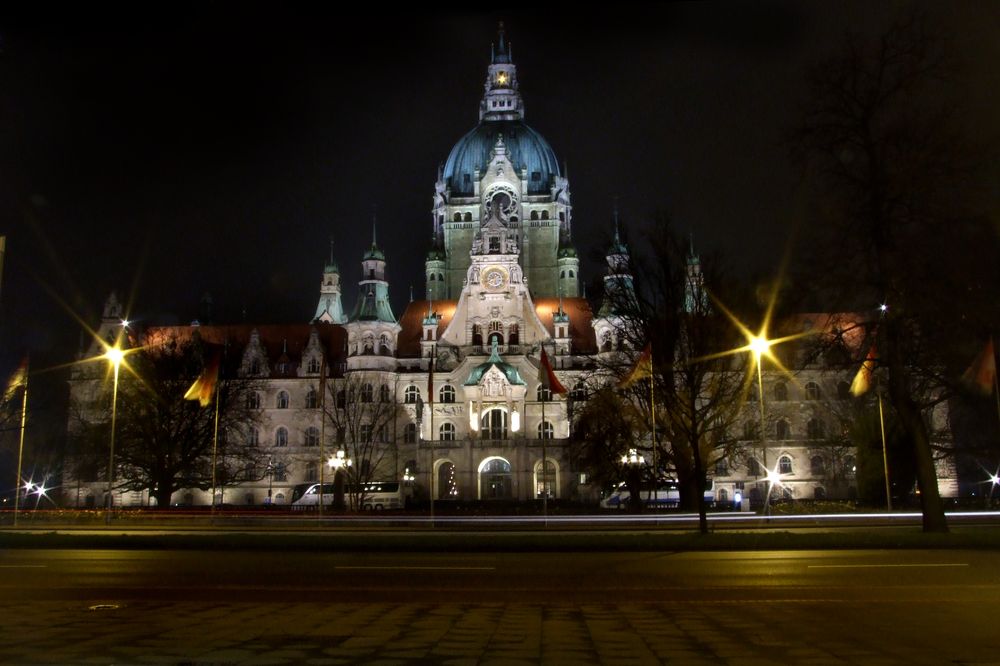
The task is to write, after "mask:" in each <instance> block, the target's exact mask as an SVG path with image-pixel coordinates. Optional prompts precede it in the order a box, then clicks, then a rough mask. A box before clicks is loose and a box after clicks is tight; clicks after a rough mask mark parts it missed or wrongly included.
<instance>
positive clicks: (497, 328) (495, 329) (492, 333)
mask: <svg viewBox="0 0 1000 666" xmlns="http://www.w3.org/2000/svg"><path fill="white" fill-rule="evenodd" d="M494 340H496V343H497V344H498V345H503V324H501V323H500V322H498V321H491V322H490V327H489V334H488V335H487V336H486V344H487V345H489V346H491V347H492V346H493V341H494Z"/></svg>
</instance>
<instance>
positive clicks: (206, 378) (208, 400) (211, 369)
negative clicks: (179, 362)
mask: <svg viewBox="0 0 1000 666" xmlns="http://www.w3.org/2000/svg"><path fill="white" fill-rule="evenodd" d="M221 362H222V355H221V354H219V353H215V354H213V355H212V359H211V360H210V361H209V362H208V364H207V365H206V366H205V369H204V370H202V371H201V374H200V375H198V379H196V380H194V384H191V388H189V389H188V390H187V393H185V394H184V399H185V400H197V401H198V403H199V404H200V405H201V406H202V407H208V406H209V405H210V404H212V396H213V395H214V394H215V386H216V384H218V382H219V365H220V363H221Z"/></svg>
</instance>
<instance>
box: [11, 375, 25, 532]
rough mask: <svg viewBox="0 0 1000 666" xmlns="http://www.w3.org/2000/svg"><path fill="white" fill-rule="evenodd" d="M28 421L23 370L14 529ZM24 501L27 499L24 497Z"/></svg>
mask: <svg viewBox="0 0 1000 666" xmlns="http://www.w3.org/2000/svg"><path fill="white" fill-rule="evenodd" d="M27 419H28V369H27V367H25V369H24V396H22V398H21V435H20V439H19V441H18V444H17V483H16V484H14V527H17V510H18V507H19V503H18V499H19V498H20V497H21V460H22V456H23V455H24V429H25V425H26V424H27ZM25 499H28V498H27V497H25Z"/></svg>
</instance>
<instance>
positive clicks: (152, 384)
mask: <svg viewBox="0 0 1000 666" xmlns="http://www.w3.org/2000/svg"><path fill="white" fill-rule="evenodd" d="M217 353H218V354H224V350H223V349H212V348H209V346H207V345H203V344H201V343H200V342H199V341H198V340H197V339H195V340H193V341H186V342H184V341H179V340H177V339H168V340H166V341H162V342H159V343H158V344H156V345H155V346H152V347H145V348H142V349H140V350H138V351H136V352H135V353H132V354H130V355H129V356H128V358H127V368H128V370H126V369H125V368H124V367H123V369H122V373H121V378H120V380H119V388H118V401H117V425H116V430H115V477H114V478H115V479H116V484H117V485H116V487H117V488H118V489H120V490H123V489H128V490H146V489H148V490H149V492H150V495H151V496H153V497H154V498H155V499H156V501H157V505H158V506H160V507H164V508H166V507H169V506H170V498H171V496H172V495H173V493H174V492H175V491H177V490H179V489H181V488H200V489H202V490H207V489H208V488H210V487H211V485H212V456H213V447H215V445H216V438H215V433H216V422H215V414H216V405H215V402H214V401H213V404H212V405H211V406H209V407H202V406H201V405H199V404H198V402H197V401H191V400H186V399H185V398H184V394H185V393H186V392H187V390H188V388H189V387H190V386H191V384H192V382H193V381H194V379H195V378H197V377H198V376H199V374H200V373H201V372H202V370H203V368H204V365H205V363H206V362H207V359H208V358H210V357H211V355H213V354H217ZM238 364H239V359H238V358H236V355H235V354H234V355H232V358H223V360H222V369H221V371H220V374H221V377H220V379H219V383H218V390H217V393H216V394H215V398H214V400H217V401H218V405H217V409H218V445H217V449H216V451H215V455H216V458H217V461H218V465H217V468H216V477H217V478H216V480H217V482H219V481H222V482H223V484H224V483H225V482H227V480H228V479H230V478H231V477H233V476H235V473H234V472H233V470H231V469H230V468H231V467H232V468H234V469H245V468H247V466H248V465H250V464H256V462H257V461H258V460H259V458H260V452H259V450H258V449H257V448H256V447H252V446H248V445H247V444H246V441H247V440H246V431H247V429H248V428H250V427H252V425H253V424H254V423H255V420H256V419H257V418H258V417H257V414H258V412H257V411H256V410H253V409H250V408H249V406H248V395H249V394H250V393H251V392H252V391H256V390H258V389H259V386H258V382H257V381H256V380H253V379H250V378H243V377H239V376H238V375H237V367H238ZM97 386H99V387H100V388H99V390H98V391H97V392H95V393H90V392H86V393H78V394H77V395H76V396H75V403H74V404H73V405H72V406H71V419H72V420H71V428H70V429H71V441H72V442H73V443H74V448H75V450H76V451H75V453H76V456H77V463H76V465H77V469H75V470H73V471H74V472H76V473H77V474H80V475H83V476H84V477H94V476H99V475H100V474H102V473H103V471H102V470H101V468H100V466H96V467H97V469H94V467H95V464H94V463H95V462H96V460H98V459H100V458H102V457H103V458H104V459H106V457H107V455H108V444H109V437H108V436H109V434H110V431H109V430H108V428H109V427H110V420H111V419H110V417H111V407H112V405H111V398H112V396H111V386H110V385H109V383H104V384H100V385H97ZM95 472H96V474H95Z"/></svg>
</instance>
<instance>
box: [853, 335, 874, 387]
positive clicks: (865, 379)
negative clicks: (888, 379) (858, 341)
mask: <svg viewBox="0 0 1000 666" xmlns="http://www.w3.org/2000/svg"><path fill="white" fill-rule="evenodd" d="M875 358H876V357H875V345H872V348H871V349H869V350H868V356H866V357H865V362H864V363H862V364H861V367H860V368H858V374H856V375H854V381H852V382H851V395H853V396H859V395H864V394H865V393H867V392H868V389H870V388H871V387H872V374H873V373H874V372H875Z"/></svg>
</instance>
